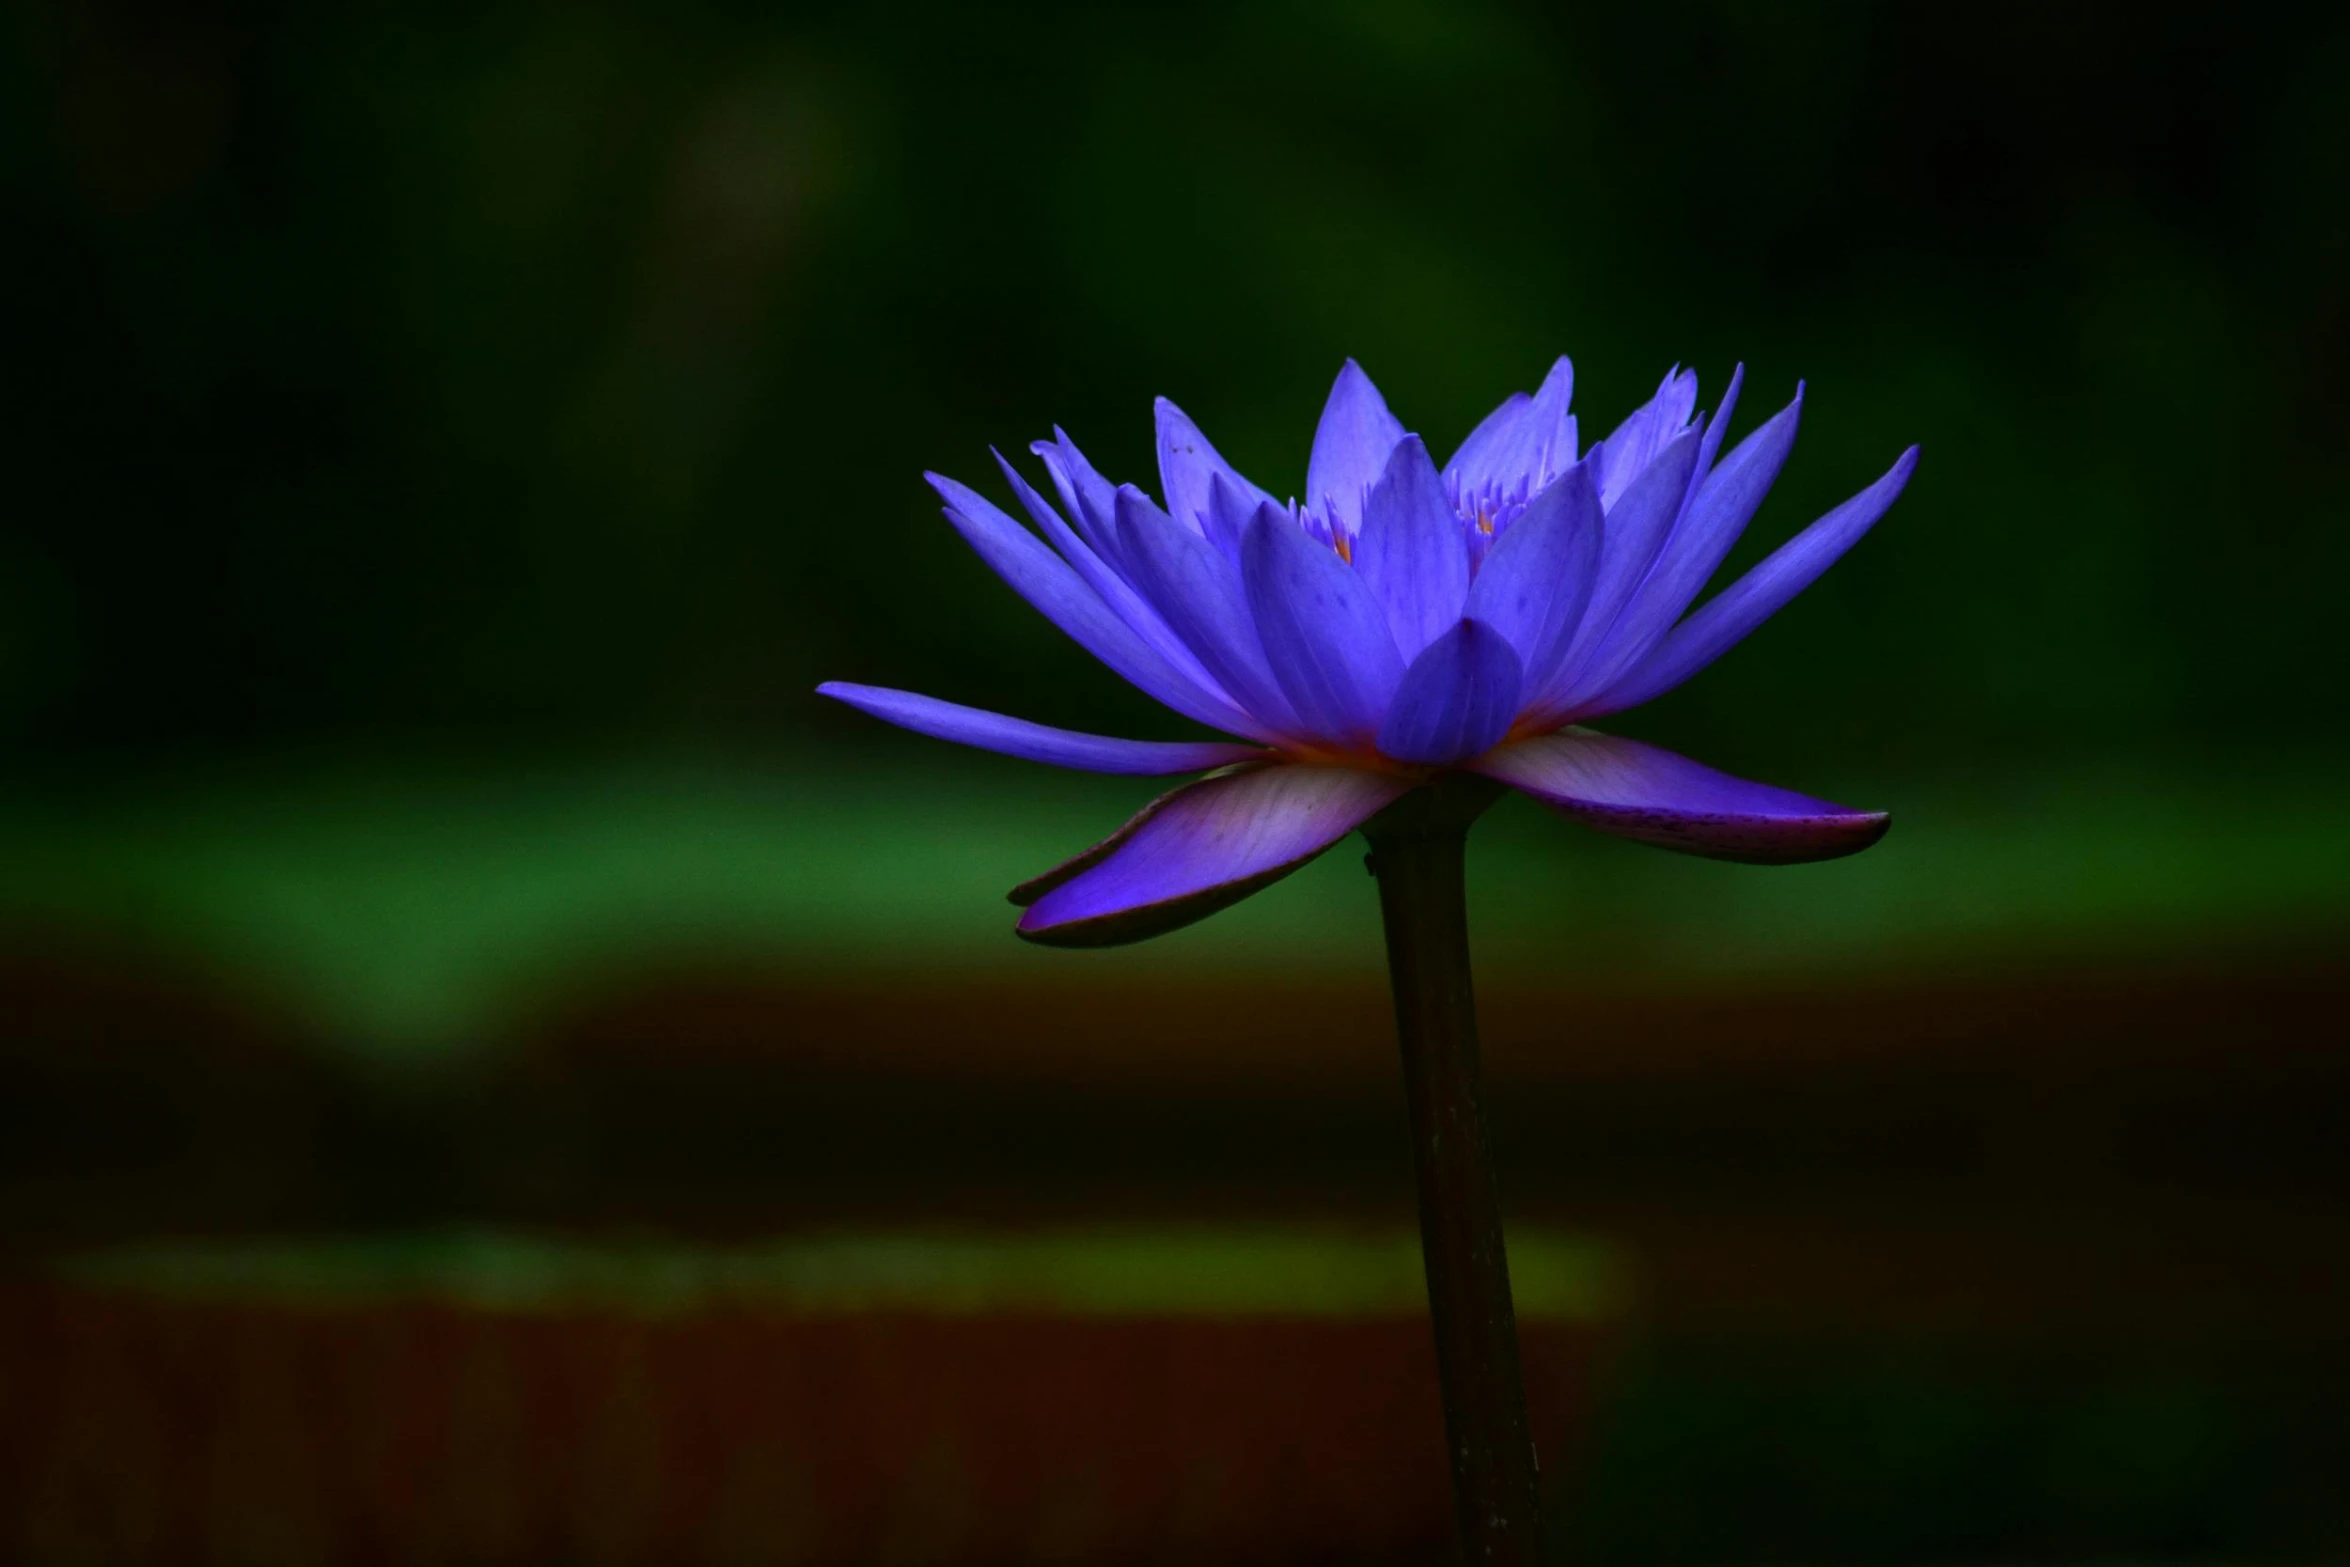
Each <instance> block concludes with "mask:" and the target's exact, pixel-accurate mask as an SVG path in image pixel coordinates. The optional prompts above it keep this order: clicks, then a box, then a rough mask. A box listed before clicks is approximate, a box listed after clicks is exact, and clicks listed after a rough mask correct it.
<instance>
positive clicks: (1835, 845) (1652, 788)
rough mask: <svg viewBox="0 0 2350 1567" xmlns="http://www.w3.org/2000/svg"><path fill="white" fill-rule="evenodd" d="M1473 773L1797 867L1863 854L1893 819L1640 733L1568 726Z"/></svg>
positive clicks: (1588, 814)
mask: <svg viewBox="0 0 2350 1567" xmlns="http://www.w3.org/2000/svg"><path fill="white" fill-rule="evenodd" d="M1471 771H1473V772H1478V773H1482V774H1484V775H1485V776H1486V777H1488V778H1491V779H1493V780H1495V781H1496V782H1499V783H1505V784H1508V785H1509V786H1510V787H1511V788H1513V789H1517V790H1519V791H1521V792H1522V793H1525V794H1528V795H1531V796H1532V797H1533V798H1534V799H1536V800H1538V801H1540V802H1541V803H1542V804H1544V805H1547V806H1549V807H1550V808H1551V809H1552V810H1554V811H1557V812H1558V813H1559V814H1561V815H1562V816H1566V817H1569V818H1572V819H1573V820H1575V821H1579V822H1581V823H1583V824H1584V825H1585V826H1588V827H1596V828H1598V829H1599V830H1600V831H1601V832H1605V833H1613V834H1615V835H1616V836H1617V837H1619V838H1631V839H1634V840H1636V841H1638V842H1641V843H1648V844H1654V845H1656V846H1657V847H1658V848H1660V849H1676V850H1679V851H1680V852H1681V853H1683V854H1697V855H1703V856H1704V857H1706V858H1707V859H1713V860H1740V861H1743V862H1745V863H1747V864H1750V865H1793V864H1798V863H1801V862H1804V861H1808V860H1832V859H1835V858H1837V857H1838V856H1839V855H1845V854H1855V853H1858V852H1859V851H1860V850H1862V849H1865V848H1867V847H1868V846H1869V845H1870V844H1872V843H1875V842H1876V841H1877V840H1878V839H1879V838H1882V837H1884V836H1885V829H1886V827H1887V826H1888V825H1889V824H1890V822H1891V818H1890V817H1888V816H1887V815H1886V814H1885V813H1884V812H1882V811H1854V810H1848V809H1846V808H1845V807H1843V806H1841V805H1832V804H1830V803H1829V802H1828V801H1826V800H1815V799H1812V798H1811V797H1810V796H1808V795H1801V794H1797V793H1795V792H1794V791H1793V790H1790V789H1777V788H1773V787H1772V786H1771V785H1769V784H1759V783H1749V782H1747V781H1746V780H1745V779H1743V778H1733V777H1731V776H1730V775H1729V774H1728V773H1724V772H1717V771H1715V770H1714V769H1713V768H1711V767H1707V766H1705V765H1703V764H1702V763H1699V762H1693V761H1691V760H1689V759H1688V758H1687V757H1685V756H1676V755H1674V754H1673V753H1672V752H1670V751H1666V750H1660V749H1659V748H1657V747H1656V746H1653V745H1643V744H1642V743H1641V742H1639V741H1637V740H1626V739H1623V738H1621V737H1620V736H1616V735H1603V734H1597V733H1594V732H1593V731H1591V730H1589V729H1565V730H1561V731H1559V732H1558V733H1556V734H1549V735H1543V736H1540V737H1539V738H1536V739H1532V740H1521V741H1518V742H1517V743H1515V744H1513V745H1505V746H1503V747H1502V748H1501V749H1500V750H1498V751H1495V752H1493V753H1492V754H1491V755H1488V756H1484V757H1481V758H1479V759H1478V760H1477V761H1476V762H1475V763H1474V764H1473V765H1472V767H1471Z"/></svg>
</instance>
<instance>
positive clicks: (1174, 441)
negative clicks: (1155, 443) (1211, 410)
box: [1157, 397, 1273, 533]
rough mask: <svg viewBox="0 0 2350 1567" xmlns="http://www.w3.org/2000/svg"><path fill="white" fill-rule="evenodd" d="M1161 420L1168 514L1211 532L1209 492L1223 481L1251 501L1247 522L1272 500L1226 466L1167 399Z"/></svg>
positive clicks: (1161, 465) (1161, 481)
mask: <svg viewBox="0 0 2350 1567" xmlns="http://www.w3.org/2000/svg"><path fill="white" fill-rule="evenodd" d="M1157 411H1158V418H1159V487H1160V489H1161V490H1162V491H1163V492H1164V493H1165V496H1166V501H1167V514H1168V515H1169V516H1171V517H1173V518H1174V519H1175V520H1176V521H1177V522H1180V523H1183V524H1185V525H1186V526H1188V527H1190V528H1192V529H1193V530H1194V531H1196V532H1202V533H1204V532H1206V531H1207V529H1208V488H1209V485H1210V484H1211V483H1212V482H1213V481H1215V480H1217V479H1222V480H1224V481H1225V482H1226V483H1228V484H1230V485H1231V486H1232V487H1233V488H1234V489H1235V490H1237V491H1238V492H1239V493H1240V494H1242V495H1244V496H1246V497H1247V498H1248V503H1247V506H1246V507H1245V508H1244V509H1243V510H1242V512H1241V515H1242V516H1243V517H1244V518H1245V517H1246V516H1247V515H1248V513H1249V512H1252V511H1254V510H1256V508H1257V505H1258V504H1259V503H1260V502H1263V501H1269V500H1272V499H1273V497H1272V496H1270V495H1267V494H1266V493H1265V492H1264V491H1263V490H1261V489H1259V488H1258V487H1257V486H1256V485H1254V484H1251V483H1250V482H1249V481H1248V480H1247V478H1245V477H1244V476H1243V475H1242V474H1241V472H1240V470H1239V469H1237V468H1235V467H1233V466H1232V464H1230V463H1228V462H1226V461H1225V460H1224V459H1223V457H1222V456H1221V455H1220V454H1219V453H1218V452H1217V451H1216V448H1214V447H1213V446H1210V445H1209V444H1208V438H1207V437H1206V436H1204V435H1202V434H1200V429H1199V426H1198V425H1196V424H1194V423H1192V422H1191V418H1190V416H1189V415H1187V414H1186V413H1184V411H1183V410H1182V409H1180V408H1178V407H1176V406H1175V405H1174V404H1173V403H1171V402H1169V401H1167V399H1165V398H1164V397H1162V398H1160V399H1159V400H1158V404H1157Z"/></svg>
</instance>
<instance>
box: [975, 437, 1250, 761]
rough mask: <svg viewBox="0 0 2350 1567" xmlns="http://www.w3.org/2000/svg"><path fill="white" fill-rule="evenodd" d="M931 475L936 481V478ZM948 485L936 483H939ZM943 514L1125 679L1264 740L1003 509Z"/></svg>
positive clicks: (1213, 722) (1184, 710)
mask: <svg viewBox="0 0 2350 1567" xmlns="http://www.w3.org/2000/svg"><path fill="white" fill-rule="evenodd" d="M933 480H934V482H942V481H939V480H938V476H936V475H934V476H933ZM953 482H954V481H952V480H944V481H943V484H945V485H952V484H953ZM956 488H960V486H957V487H956ZM965 493H966V494H968V493H969V492H968V491H966V492H965ZM973 498H974V499H975V500H976V499H977V497H973ZM946 515H947V520H948V521H949V522H951V523H953V524H954V525H955V530H956V531H957V532H958V533H960V534H962V535H963V537H964V539H965V540H967V541H968V542H969V543H970V545H971V548H972V549H973V550H975V551H977V552H978V555H979V558H980V559H982V560H984V561H986V562H987V564H988V565H989V566H990V567H991V568H993V569H994V571H995V573H996V575H997V576H999V577H1001V578H1003V579H1004V582H1005V583H1006V584H1007V585H1008V586H1009V587H1010V588H1011V589H1012V591H1013V592H1015V593H1017V594H1019V595H1020V596H1021V597H1022V598H1024V599H1026V600H1027V601H1028V602H1029V603H1030V604H1031V605H1033V606H1035V608H1036V610H1037V612H1038V613H1039V614H1041V615H1043V616H1044V617H1045V619H1047V620H1049V621H1051V622H1052V623H1053V624H1054V625H1056V626H1058V627H1060V628H1061V629H1062V630H1063V631H1064V632H1066V633H1068V635H1069V637H1070V639H1071V640H1072V641H1074V642H1076V643H1077V645H1078V646H1080V647H1082V648H1084V649H1085V650H1086V651H1087V652H1088V653H1091V654H1092V655H1093V656H1094V657H1096V658H1098V659H1100V660H1101V661H1102V662H1103V663H1104V664H1107V665H1108V666H1109V667H1110V668H1111V669H1113V670H1115V671H1116V672H1117V673H1118V674H1119V675H1120V676H1122V677H1123V678H1124V679H1125V680H1126V681H1127V682H1128V683H1129V684H1131V685H1133V686H1134V687H1136V688H1137V689H1138V690H1140V691H1142V692H1143V693H1144V694H1146V695H1148V696H1150V697H1153V698H1155V699H1156V700H1158V701H1160V702H1162V703H1164V704H1165V705H1166V706H1168V707H1171V708H1173V709H1174V710H1175V711H1176V712H1178V713H1181V714H1183V715H1184V716H1185V717H1186V718H1195V719H1197V720H1199V721H1200V722H1201V723H1203V724H1206V725H1207V726H1208V727H1209V728H1211V729H1223V730H1227V731H1229V732H1231V733H1233V734H1241V735H1247V736H1248V737H1249V738H1251V739H1253V740H1263V739H1270V738H1271V737H1272V734H1273V731H1272V730H1271V729H1269V728H1268V727H1267V726H1266V725H1264V724H1263V723H1260V722H1258V721H1257V720H1256V719H1255V718H1254V717H1253V716H1252V715H1250V714H1248V713H1244V712H1242V711H1240V710H1239V709H1238V708H1237V707H1236V706H1234V704H1233V703H1231V702H1229V701H1227V700H1225V699H1224V697H1223V696H1222V695H1221V694H1220V692H1210V691H1207V690H1204V689H1202V688H1201V687H1200V686H1199V685H1198V684H1197V683H1196V682H1195V681H1193V680H1191V679H1190V678H1188V677H1186V676H1185V675H1183V674H1182V673H1181V672H1179V671H1178V670H1177V669H1176V668H1175V667H1174V666H1173V665H1171V664H1169V663H1168V662H1167V660H1166V659H1165V658H1163V657H1162V656H1160V654H1159V653H1157V652H1156V651H1154V650H1153V649H1152V648H1151V646H1150V644H1149V643H1148V642H1146V641H1145V640H1144V639H1143V638H1142V636H1141V635H1140V634H1139V633H1137V632H1136V631H1135V630H1134V628H1133V627H1131V626H1129V625H1127V624H1126V622H1125V621H1123V620H1121V619H1119V618H1118V616H1117V614H1116V613H1115V612H1113V611H1112V610H1111V609H1110V607H1109V606H1108V605H1107V604H1104V603H1103V602H1102V600H1101V596H1100V595H1099V594H1097V593H1095V592H1094V591H1093V589H1091V588H1089V587H1087V586H1086V585H1085V582H1084V580H1083V579H1082V578H1080V577H1079V576H1078V575H1077V573H1076V571H1075V569H1074V568H1072V567H1071V566H1070V565H1069V564H1068V563H1067V562H1066V561H1064V560H1062V559H1061V557H1060V556H1058V555H1056V554H1054V553H1053V552H1052V551H1051V550H1049V549H1047V548H1046V547H1045V545H1044V543H1043V541H1041V540H1040V539H1038V538H1037V536H1036V535H1035V534H1033V533H1030V532H1029V531H1028V530H1027V529H1026V528H1023V527H1021V526H1020V525H1019V524H1018V523H1016V522H1014V521H1013V520H1012V519H1011V518H1009V517H1007V516H1005V515H1004V514H1003V512H1001V511H1000V510H998V509H997V508H995V507H994V506H992V505H987V504H985V503H984V502H982V503H980V504H979V505H977V506H976V507H975V509H972V510H969V511H966V510H965V509H964V508H963V507H962V506H960V505H951V506H948V507H947V508H946ZM1202 547H1203V548H1205V546H1204V545H1203V546H1202Z"/></svg>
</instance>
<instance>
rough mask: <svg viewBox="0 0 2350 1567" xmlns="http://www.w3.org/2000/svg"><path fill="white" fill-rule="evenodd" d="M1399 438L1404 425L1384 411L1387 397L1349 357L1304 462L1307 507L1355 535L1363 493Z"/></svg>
mask: <svg viewBox="0 0 2350 1567" xmlns="http://www.w3.org/2000/svg"><path fill="white" fill-rule="evenodd" d="M1402 439H1403V426H1402V425H1401V424H1399V423H1397V422H1396V417H1395V415H1393V414H1391V413H1389V412H1388V411H1387V399H1385V398H1383V397H1381V396H1380V395H1379V388H1377V387H1375V386H1373V385H1372V384H1371V378H1370V377H1369V376H1367V375H1365V374H1363V367H1362V366H1361V365H1358V364H1356V363H1355V362H1354V361H1353V360H1351V359H1349V360H1348V361H1347V362H1346V363H1345V365H1344V366H1342V367H1341V368H1340V369H1339V372H1338V381H1337V384H1336V385H1334V386H1332V387H1331V388H1330V401H1329V402H1327V403H1325V404H1324V405H1323V407H1322V423H1321V424H1320V426H1319V427H1318V428H1316V429H1315V431H1314V451H1313V455H1312V456H1311V457H1310V458H1309V459H1307V462H1306V500H1305V503H1306V505H1307V506H1309V507H1327V508H1329V511H1330V514H1331V516H1332V520H1333V521H1334V522H1336V523H1338V524H1339V525H1340V526H1339V531H1340V532H1341V533H1348V534H1351V533H1353V532H1354V531H1355V529H1356V528H1357V527H1358V526H1359V525H1360V523H1361V521H1362V513H1363V495H1364V492H1365V491H1367V490H1369V489H1370V487H1371V486H1372V485H1373V484H1375V483H1377V482H1378V479H1379V475H1380V473H1381V472H1382V471H1383V470H1384V469H1385V468H1386V466H1387V454H1388V453H1389V452H1391V451H1393V450H1394V449H1395V443H1396V442H1398V441H1400V440H1402Z"/></svg>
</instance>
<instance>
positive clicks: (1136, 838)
mask: <svg viewBox="0 0 2350 1567" xmlns="http://www.w3.org/2000/svg"><path fill="white" fill-rule="evenodd" d="M1411 787H1412V785H1411V781H1410V780H1409V779H1404V778H1396V777H1391V776H1389V775H1387V774H1384V773H1372V772H1357V771H1355V770H1353V769H1350V768H1340V767H1304V766H1295V765H1292V766H1280V767H1262V768H1252V769H1246V770H1243V771H1238V772H1233V773H1228V774H1223V775H1220V776H1217V777H1213V778H1203V779H1201V780H1200V781H1199V782H1198V783H1195V784H1192V785H1190V786H1189V787H1187V788H1184V789H1181V790H1178V791H1176V792H1175V793H1174V794H1172V795H1170V796H1168V797H1167V798H1165V799H1163V800H1160V801H1157V802H1155V804H1154V805H1153V807H1152V808H1151V809H1150V810H1148V811H1146V812H1144V813H1143V815H1142V816H1140V817H1137V818H1136V819H1135V820H1134V821H1132V822H1129V823H1128V824H1127V825H1126V826H1125V827H1123V828H1121V829H1120V830H1119V833H1118V835H1117V841H1115V842H1114V843H1113V844H1112V845H1110V846H1108V848H1107V852H1106V853H1102V854H1100V855H1099V856H1098V857H1096V856H1094V855H1092V854H1088V855H1080V856H1079V857H1078V859H1077V860H1076V861H1073V862H1071V863H1072V864H1073V865H1077V866H1080V867H1082V868H1081V869H1079V870H1077V872H1076V874H1074V875H1070V876H1067V877H1066V878H1065V879H1062V880H1060V881H1058V883H1057V884H1055V885H1052V886H1051V888H1050V890H1049V891H1046V892H1044V893H1043V894H1042V895H1041V896H1038V897H1037V898H1036V899H1035V901H1034V902H1032V903H1031V904H1030V905H1029V907H1028V911H1027V912H1026V913H1025V914H1023V915H1022V916H1021V917H1020V926H1019V929H1020V934H1021V935H1022V936H1025V937H1027V938H1028V939H1029V940H1030V941H1035V942H1041V943H1043V944H1045V945H1047V946H1059V947H1110V946H1117V945H1119V944H1121V943H1124V942H1129V941H1141V940H1143V939H1144V938H1146V937H1150V936H1157V935H1161V934H1163V933H1165V932H1167V931H1170V930H1174V929H1177V928H1178V927H1180V926H1184V925H1188V924H1190V923H1192V922H1193V921H1194V920H1199V919H1204V918H1206V917H1207V916H1208V915H1210V914H1213V913H1215V912H1216V911H1217V910H1219V909H1223V908H1228V907H1230V906H1231V905H1232V904H1235V903H1238V902H1239V901H1240V900H1241V899H1243V898H1245V897H1247V896H1249V895H1250V894H1251V893H1253V892H1257V891H1259V890H1260V889H1262V888H1265V887H1268V886H1270V885H1272V884H1273V883H1274V882H1276V881H1279V880H1280V879H1281V878H1282V877H1284V876H1286V875H1288V874H1289V873H1290V872H1291V871H1294V870H1296V869H1297V868H1298V867H1299V866H1301V865H1304V864H1305V863H1306V862H1307V861H1309V860H1311V859H1313V858H1314V857H1315V856H1316V855H1318V854H1320V853H1321V852H1322V851H1323V850H1324V849H1327V848H1329V847H1330V845H1332V844H1333V843H1336V842H1337V841H1338V840H1339V839H1341V838H1343V837H1345V836H1346V835H1347V834H1348V833H1350V832H1352V831H1353V830H1354V829H1355V828H1357V827H1359V826H1361V825H1362V824H1363V823H1364V822H1365V821H1367V820H1369V819H1370V818H1371V817H1372V816H1374V815H1376V814H1377V813H1378V812H1379V811H1380V810H1381V809H1382V808H1383V807H1385V806H1387V805H1389V804H1391V803H1392V802H1394V801H1395V800H1396V799H1398V798H1400V797H1401V796H1402V795H1403V794H1404V793H1406V792H1407V791H1408V790H1409V789H1410V788H1411ZM1067 869H1068V867H1066V866H1065V867H1062V871H1066V870H1067ZM1054 875H1055V876H1059V875H1061V872H1055V873H1054ZM1043 880H1045V881H1048V882H1050V881H1051V880H1052V878H1051V877H1047V878H1043ZM1034 885H1035V884H1033V883H1032V884H1031V887H1032V888H1033V886H1034ZM1029 890H1030V889H1026V888H1024V889H1022V891H1023V892H1027V891H1029Z"/></svg>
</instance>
